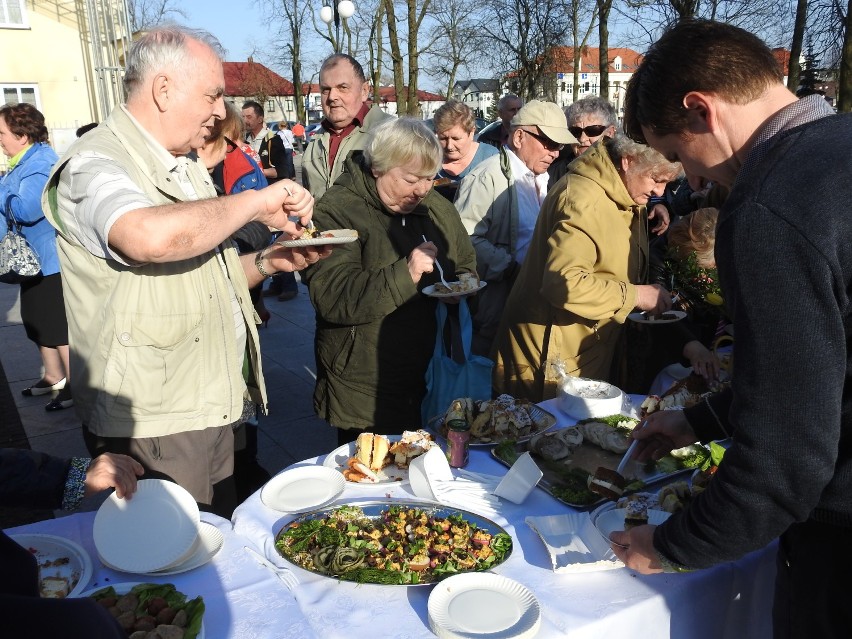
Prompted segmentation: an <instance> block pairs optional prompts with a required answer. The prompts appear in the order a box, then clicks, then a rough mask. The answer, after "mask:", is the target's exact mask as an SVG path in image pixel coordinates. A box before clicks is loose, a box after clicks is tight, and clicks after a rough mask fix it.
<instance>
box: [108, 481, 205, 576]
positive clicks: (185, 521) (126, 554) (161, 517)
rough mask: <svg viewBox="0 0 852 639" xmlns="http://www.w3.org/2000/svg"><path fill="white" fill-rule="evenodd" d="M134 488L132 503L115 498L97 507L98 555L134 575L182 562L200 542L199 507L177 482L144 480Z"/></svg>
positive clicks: (111, 497) (110, 497)
mask: <svg viewBox="0 0 852 639" xmlns="http://www.w3.org/2000/svg"><path fill="white" fill-rule="evenodd" d="M136 486H137V488H136V492H135V493H134V495H133V497H132V499H119V498H118V497H116V495H115V493H113V494H112V495H110V496H109V497H108V498H107V499H106V501H104V503H103V504H101V507H100V508H98V513H97V515H95V523H94V527H93V529H92V536H93V538H94V541H95V548H97V550H98V555H99V556H100V557H101V558H102V559H103V560H104V561H105V563H108V564H109V565H110V566H113V567H115V568H116V569H117V570H121V571H123V572H135V573H148V572H153V571H156V570H163V569H164V568H167V567H170V566H172V564H174V563H175V562H177V561H183V560H184V559H183V558H185V557H188V556H189V554H190V553H191V552H192V550H193V545H194V544H196V542H197V540H198V523H199V514H198V504H196V503H195V500H194V499H193V498H192V495H190V494H189V493H188V492H187V491H186V490H185V489H184V488H181V487H180V486H178V485H177V484H175V483H174V482H170V481H164V480H161V479H143V480H141V481H139V482H138V483H137V484H136ZM164 531H167V533H168V534H165V532H164Z"/></svg>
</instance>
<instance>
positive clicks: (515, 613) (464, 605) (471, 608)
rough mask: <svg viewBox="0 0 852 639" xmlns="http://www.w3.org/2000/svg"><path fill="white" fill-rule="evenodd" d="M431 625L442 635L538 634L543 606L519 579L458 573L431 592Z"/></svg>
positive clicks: (495, 638) (499, 638)
mask: <svg viewBox="0 0 852 639" xmlns="http://www.w3.org/2000/svg"><path fill="white" fill-rule="evenodd" d="M428 608H429V628H430V629H431V630H432V632H434V633H435V634H436V635H437V636H438V637H442V638H453V639H457V638H462V637H464V638H470V639H473V638H475V637H483V638H484V637H488V639H509V638H510V637H511V638H512V639H521V638H526V637H534V636H535V635H536V633H537V632H538V630H539V628H540V626H541V606H540V605H539V603H538V601H537V600H536V598H535V596H534V595H533V594H532V592H530V591H529V589H528V588H526V587H525V586H523V585H521V584H520V583H518V582H517V581H514V580H512V579H508V578H507V577H503V576H501V575H495V574H493V573H482V572H471V573H463V574H460V575H454V576H452V577H449V578H447V579H444V580H443V581H441V582H439V583H438V585H436V586H435V588H434V590H432V593H431V594H430V595H429V606H428Z"/></svg>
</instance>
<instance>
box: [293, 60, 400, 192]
mask: <svg viewBox="0 0 852 639" xmlns="http://www.w3.org/2000/svg"><path fill="white" fill-rule="evenodd" d="M319 86H320V93H321V94H322V112H323V115H325V117H324V118H323V120H322V129H320V131H319V132H318V133H315V134H314V135H313V137H312V138H311V143H310V144H309V145H308V148H307V149H305V154H304V156H303V158H302V183H303V184H304V185H305V188H306V189H308V190H309V191H310V192H311V194H313V196H314V197H315V198H317V199H319V198H321V197H322V195H323V193H325V192H326V191H327V190H328V188H329V187H330V186H331V185H332V184H334V181H335V180H336V179H337V178H339V177H340V175H341V173H343V163H344V162H345V161H346V156H348V155H349V154H350V153H352V151H360V150H361V149H363V148H364V145H365V144H366V141H367V137H368V136H367V133H368V132H369V131H370V130H372V129H373V128H375V127H376V126H377V125H378V124H380V123H382V122H384V121H385V120H388V119H390V118H391V116H389V115H388V114H387V113H385V112H384V111H382V110H381V109H380V108H379V107H378V106H377V105H373V107H372V108H371V107H370V104H369V103H368V102H367V96H368V95H369V94H370V84H369V83H368V82H367V77H366V76H365V75H364V69H363V68H362V67H361V65H360V64H359V63H358V61H357V60H356V59H355V58H353V57H352V56H348V55H346V54H344V53H336V54H334V55H332V56H329V57H328V58H326V59H325V60H324V61H323V63H322V66H321V67H320V72H319Z"/></svg>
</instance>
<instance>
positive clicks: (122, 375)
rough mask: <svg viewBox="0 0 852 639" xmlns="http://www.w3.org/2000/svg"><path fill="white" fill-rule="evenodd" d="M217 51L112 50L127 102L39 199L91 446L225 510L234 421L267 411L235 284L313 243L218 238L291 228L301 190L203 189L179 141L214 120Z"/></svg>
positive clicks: (286, 262)
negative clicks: (256, 243) (241, 247)
mask: <svg viewBox="0 0 852 639" xmlns="http://www.w3.org/2000/svg"><path fill="white" fill-rule="evenodd" d="M220 52H221V47H220V45H219V44H218V42H216V41H215V40H214V39H213V38H212V37H211V36H210V35H209V34H206V33H203V32H199V31H190V30H187V29H183V28H179V27H163V28H157V29H153V30H151V31H149V32H148V33H146V34H145V35H144V36H143V37H142V38H140V39H139V40H138V41H136V42H134V44H133V47H132V48H131V49H130V52H129V54H128V59H127V69H126V73H125V78H124V82H125V88H126V90H127V103H126V104H124V105H119V106H118V107H116V108H115V109H114V110H113V112H112V113H111V114H110V116H109V117H108V118H107V120H106V121H105V122H104V123H103V124H101V125H100V126H99V127H98V128H97V129H95V130H93V131H91V132H89V133H88V134H87V135H86V136H85V137H83V138H81V139H80V140H78V141H77V142H75V144H74V145H72V146H71V148H70V149H69V150H68V152H67V153H66V155H65V156H64V157H63V158H62V159H61V160H60V161H59V163H58V164H57V165H56V167H55V168H54V170H53V173H52V174H51V177H50V180H49V182H48V184H47V187H46V189H45V193H44V197H43V203H44V210H45V212H46V213H47V217H48V219H49V220H50V221H51V223H52V224H53V225H54V226H55V227H56V229H57V231H58V240H57V245H58V249H59V258H60V265H61V269H62V275H63V283H64V288H65V294H66V297H65V302H66V308H67V312H68V320H69V321H68V324H69V333H70V335H69V337H70V346H71V367H72V369H73V370H74V372H75V375H76V379H75V388H74V393H75V407H76V409H77V412H78V414H79V415H80V418H81V420H82V422H83V435H84V438H85V440H86V445H87V447H88V448H89V450H90V452H91V453H92V454H93V455H97V454H100V453H101V452H104V451H110V452H119V453H127V454H129V455H131V456H132V457H134V458H136V459H137V460H138V461H139V462H141V463H142V465H143V466H144V467H145V471H146V472H145V477H164V478H168V479H171V480H174V481H175V482H177V483H178V484H180V485H182V486H183V487H184V488H186V489H187V490H188V491H189V492H190V493H191V494H192V495H193V497H194V498H195V499H196V500H197V501H198V502H199V503H200V504H202V505H207V506H209V507H211V508H212V510H213V511H214V512H217V513H219V514H223V515H224V516H226V517H227V516H229V514H230V511H231V510H232V509H233V507H234V506H235V505H236V504H235V494H234V487H233V478H232V475H233V447H234V442H233V432H232V428H233V426H234V425H235V424H238V423H240V422H241V420H242V419H243V417H242V416H243V415H244V413H246V412H247V407H251V408H252V410H253V407H254V404H255V403H256V404H260V405H261V406H262V407H263V410H265V409H266V401H267V398H266V389H265V387H264V383H263V374H262V372H261V365H260V349H259V343H258V337H257V331H256V328H255V325H256V323H257V321H258V318H257V316H256V315H255V313H254V310H253V308H252V305H251V301H250V299H249V294H248V287H249V286H253V285H255V284H257V283H259V282H260V281H261V280H263V279H265V278H266V277H269V276H270V275H272V274H273V273H276V272H279V271H293V270H298V269H301V268H304V267H305V266H307V264H309V263H313V262H316V261H317V260H318V259H320V258H322V257H325V256H326V255H327V254H329V251H328V249H322V250H321V251H317V250H305V249H300V250H288V249H284V248H282V247H274V248H267V249H264V250H262V251H259V252H258V253H257V254H255V255H244V256H239V255H237V252H236V251H235V249H234V247H233V245H232V243H231V242H230V240H229V238H230V236H231V234H232V233H233V232H234V231H236V230H237V229H238V228H240V227H241V226H243V225H244V224H246V223H247V222H250V221H253V220H257V221H260V222H263V223H264V224H267V225H269V226H272V227H274V228H279V229H282V230H283V232H284V234H285V236H288V237H295V236H297V235H299V234H300V232H301V228H300V227H299V225H297V224H295V223H293V222H291V221H289V219H288V216H292V217H296V218H299V220H300V222H301V224H307V223H308V221H309V220H310V218H311V215H312V212H313V198H312V197H311V195H310V194H309V193H307V192H306V191H305V190H304V189H303V188H302V187H301V186H299V185H297V184H295V183H294V182H290V181H288V180H282V181H280V182H278V183H276V184H274V185H271V186H269V187H267V188H265V189H263V190H260V191H245V192H243V193H240V194H238V195H231V196H227V197H221V198H217V197H215V195H216V192H215V190H214V188H213V184H212V181H211V179H210V176H209V174H208V173H207V171H206V169H205V168H204V165H203V164H202V163H200V162H199V161H198V159H197V157H196V156H195V154H194V153H193V152H192V150H193V149H196V148H199V147H200V146H201V145H202V144H203V142H204V138H205V136H207V135H208V134H209V133H210V130H211V128H212V126H213V123H214V121H215V120H217V119H219V118H222V117H223V116H224V112H225V109H224V102H223V98H222V95H223V91H224V76H223V71H222V59H221V53H220Z"/></svg>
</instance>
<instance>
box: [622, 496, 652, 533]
mask: <svg viewBox="0 0 852 639" xmlns="http://www.w3.org/2000/svg"><path fill="white" fill-rule="evenodd" d="M625 510H626V512H625V514H624V530H630V529H631V528H635V527H636V526H644V525H645V524H647V523H648V504H646V503H645V502H642V501H640V500H638V499H631V500H629V501H628V502H627V507H626V509H625Z"/></svg>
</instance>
